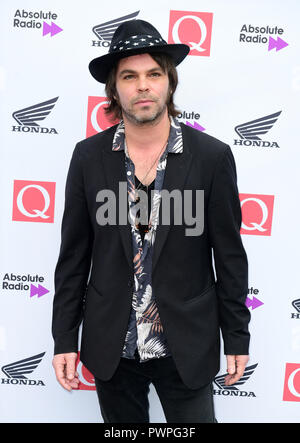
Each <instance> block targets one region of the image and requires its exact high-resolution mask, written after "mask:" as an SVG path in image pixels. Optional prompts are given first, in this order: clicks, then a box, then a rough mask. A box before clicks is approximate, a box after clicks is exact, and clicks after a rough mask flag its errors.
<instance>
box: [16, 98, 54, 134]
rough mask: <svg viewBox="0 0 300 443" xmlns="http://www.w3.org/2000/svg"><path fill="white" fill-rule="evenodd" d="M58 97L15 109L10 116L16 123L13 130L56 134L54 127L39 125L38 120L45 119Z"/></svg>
mask: <svg viewBox="0 0 300 443" xmlns="http://www.w3.org/2000/svg"><path fill="white" fill-rule="evenodd" d="M57 99H58V97H55V98H52V99H51V100H47V101H45V102H42V103H38V104H36V105H32V106H29V107H27V108H23V109H20V110H19V111H15V112H14V113H13V114H12V116H13V118H14V119H15V120H16V122H17V123H18V126H16V125H13V127H12V131H13V132H34V133H39V134H57V131H56V129H54V128H45V127H41V126H40V125H39V123H38V122H41V121H43V120H45V118H46V117H47V116H48V115H49V114H50V112H51V111H52V109H53V108H54V106H55V104H56V102H57Z"/></svg>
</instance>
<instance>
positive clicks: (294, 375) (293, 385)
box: [283, 363, 300, 401]
mask: <svg viewBox="0 0 300 443" xmlns="http://www.w3.org/2000/svg"><path fill="white" fill-rule="evenodd" d="M283 401H300V364H299V363H287V364H286V368H285V379H284V390H283Z"/></svg>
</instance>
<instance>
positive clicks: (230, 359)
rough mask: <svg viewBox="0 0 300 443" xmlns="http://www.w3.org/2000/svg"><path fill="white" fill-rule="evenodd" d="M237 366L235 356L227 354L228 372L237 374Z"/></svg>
mask: <svg viewBox="0 0 300 443" xmlns="http://www.w3.org/2000/svg"><path fill="white" fill-rule="evenodd" d="M235 371H236V367H235V358H234V356H227V372H228V374H230V375H233V374H235Z"/></svg>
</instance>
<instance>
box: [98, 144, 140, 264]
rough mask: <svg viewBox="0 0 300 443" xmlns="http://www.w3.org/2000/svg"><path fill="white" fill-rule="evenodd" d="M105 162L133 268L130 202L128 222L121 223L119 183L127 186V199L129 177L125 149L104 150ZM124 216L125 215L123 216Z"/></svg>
mask: <svg viewBox="0 0 300 443" xmlns="http://www.w3.org/2000/svg"><path fill="white" fill-rule="evenodd" d="M103 164H104V171H105V176H106V182H107V185H108V189H111V190H112V191H113V192H114V195H115V196H116V223H117V225H118V226H119V230H120V235H121V240H122V244H123V247H124V252H125V255H126V258H127V261H128V264H129V266H130V268H131V269H132V270H133V254H132V241H131V227H130V223H129V221H128V216H127V214H128V203H127V205H126V207H127V211H126V221H127V222H126V224H121V225H120V224H119V197H120V196H119V183H120V182H123V183H124V184H125V186H126V202H127V201H128V199H127V177H126V171H125V153H124V151H113V150H112V149H111V146H110V149H108V150H103ZM123 218H124V217H123Z"/></svg>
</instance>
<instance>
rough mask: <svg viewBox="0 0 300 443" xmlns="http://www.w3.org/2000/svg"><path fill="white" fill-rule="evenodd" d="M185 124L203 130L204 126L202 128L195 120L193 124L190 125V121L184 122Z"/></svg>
mask: <svg viewBox="0 0 300 443" xmlns="http://www.w3.org/2000/svg"><path fill="white" fill-rule="evenodd" d="M186 124H187V125H188V126H191V128H195V129H198V131H205V128H203V126H201V125H199V123H197V122H194V124H193V125H192V123H190V122H186Z"/></svg>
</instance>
